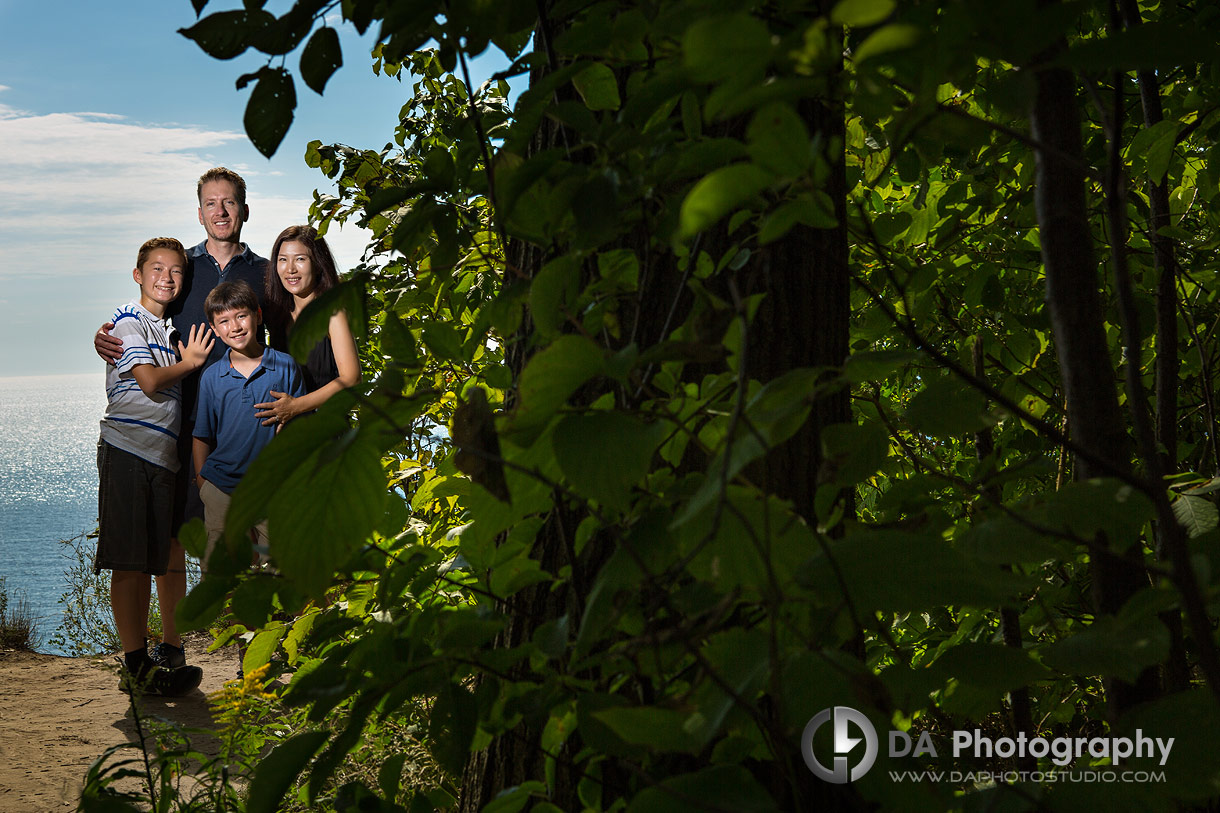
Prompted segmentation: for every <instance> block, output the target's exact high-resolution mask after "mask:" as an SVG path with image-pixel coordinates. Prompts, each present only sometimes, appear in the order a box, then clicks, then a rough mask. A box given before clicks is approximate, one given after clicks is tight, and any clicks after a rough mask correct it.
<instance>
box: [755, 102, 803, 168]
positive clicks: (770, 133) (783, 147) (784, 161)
mask: <svg viewBox="0 0 1220 813" xmlns="http://www.w3.org/2000/svg"><path fill="white" fill-rule="evenodd" d="M746 141H747V143H748V145H749V146H748V149H749V152H750V160H751V161H753V162H754V163H755V164H758V165H759V166H761V167H763V168H765V169H768V170H770V171H771V172H774V173H775V174H776V175H784V176H795V175H800V174H802V173H803V172H804V171H805V170H807V169H808V168H809V166H810V164H811V163H812V162H813V149H812V147H811V145H810V141H809V131H808V130H807V129H806V128H805V123H804V122H803V121H801V117H800V116H798V115H797V114H796V111H795V110H793V109H792V106H791V105H789V104H786V103H782V102H777V103H774V104H769V105H766V106H764V107H762V108H761V109H760V110H759V111H758V112H757V113H755V114H754V118H753V119H751V121H750V126H749V127H748V128H747V129H746Z"/></svg>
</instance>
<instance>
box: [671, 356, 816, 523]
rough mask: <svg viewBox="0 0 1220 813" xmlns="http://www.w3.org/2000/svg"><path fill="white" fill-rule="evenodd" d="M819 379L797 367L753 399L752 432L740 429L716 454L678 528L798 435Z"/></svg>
mask: <svg viewBox="0 0 1220 813" xmlns="http://www.w3.org/2000/svg"><path fill="white" fill-rule="evenodd" d="M819 376H820V373H819V372H818V371H817V370H813V369H809V368H805V367H798V368H797V369H795V370H789V371H788V372H786V373H784V374H783V375H782V376H780V377H779V378H776V379H774V380H773V381H768V382H767V384H766V386H764V387H763V388H762V389H761V390H759V391H758V393H757V394H756V395H755V396H754V397H753V398H751V399H750V402H749V403H748V404H747V405H746V410H745V415H746V418H747V419H748V420H747V421H746V423H747V424H748V426H749V428H748V429H747V428H745V427H744V426H743V427H739V429H738V432H737V435H736V437H734V438H733V439H732V442H731V443H730V444H729V446H728V447H727V448H724V449H721V450H719V451H718V452H717V454H716V456H715V457H714V458H713V459H712V463H711V465H710V466H708V469H707V476H706V477H705V478H704V480H703V484H702V485H701V486H700V487H699V490H698V491H696V492H695V493H694V494H693V495H692V496H691V498H690V500H689V501H687V504H686V505H685V506H684V507H683V509H682V511H681V512H680V513H679V514H678V516H677V518H676V519H675V520H674V527H675V528H676V527H678V526H681V525H683V524H685V523H687V522H689V521H690V520H691V519H693V518H694V517H695V516H696V515H698V514H699V513H701V512H702V511H703V510H704V509H705V508H707V507H708V506H710V505H712V504H713V502H714V501H715V500H716V499H717V498H718V497H719V496H720V495H721V492H722V491H723V490H724V487H725V486H726V485H727V484H728V483H730V482H732V480H733V478H734V477H736V476H737V475H738V474H739V473H740V472H741V470H742V469H744V468H745V467H746V466H747V465H749V464H750V463H751V462H753V461H755V460H757V459H758V458H760V457H762V456H763V455H764V454H766V453H767V451H768V450H769V449H772V448H774V447H776V446H778V445H779V444H781V443H783V442H784V441H785V440H787V439H788V438H790V437H792V436H793V435H794V434H796V432H797V430H798V429H800V427H801V425H802V424H803V423H804V422H805V420H806V418H808V417H809V409H810V401H811V400H812V398H813V395H814V393H815V391H816V389H815V388H816V383H817V380H818V378H819ZM726 454H727V455H728V464H727V465H726V464H725V456H726Z"/></svg>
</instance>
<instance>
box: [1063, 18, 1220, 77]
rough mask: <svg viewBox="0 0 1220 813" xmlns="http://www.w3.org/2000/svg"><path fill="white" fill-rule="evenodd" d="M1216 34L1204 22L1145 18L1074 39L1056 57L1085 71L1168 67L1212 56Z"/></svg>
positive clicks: (1202, 60)
mask: <svg viewBox="0 0 1220 813" xmlns="http://www.w3.org/2000/svg"><path fill="white" fill-rule="evenodd" d="M1215 56H1216V38H1215V35H1214V33H1213V32H1212V31H1210V30H1208V27H1207V26H1199V25H1182V24H1179V23H1172V22H1157V21H1154V22H1146V23H1143V24H1142V25H1135V26H1132V27H1130V28H1127V29H1124V30H1120V31H1117V32H1115V33H1111V34H1109V35H1108V36H1105V37H1093V38H1090V39H1082V40H1078V41H1077V42H1076V43H1075V44H1074V45H1073V46H1072V48H1071V50H1070V51H1069V52H1068V53H1067V55H1066V56H1064V57H1063V58H1062V59H1061V60H1060V61H1061V62H1062V63H1063V64H1065V65H1067V66H1069V67H1072V68H1075V69H1077V70H1080V71H1086V72H1089V73H1108V72H1110V71H1114V70H1119V71H1133V70H1137V69H1140V68H1143V69H1149V70H1168V69H1170V68H1176V67H1178V66H1180V65H1189V64H1192V63H1196V62H1208V61H1210V60H1212V59H1215Z"/></svg>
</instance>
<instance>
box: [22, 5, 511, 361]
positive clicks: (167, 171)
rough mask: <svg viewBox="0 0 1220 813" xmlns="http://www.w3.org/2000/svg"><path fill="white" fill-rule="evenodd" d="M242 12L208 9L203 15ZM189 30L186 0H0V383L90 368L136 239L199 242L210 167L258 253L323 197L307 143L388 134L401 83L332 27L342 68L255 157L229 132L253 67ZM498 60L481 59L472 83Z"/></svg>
mask: <svg viewBox="0 0 1220 813" xmlns="http://www.w3.org/2000/svg"><path fill="white" fill-rule="evenodd" d="M239 6H240V3H239V2H237V0H214V2H212V3H211V4H209V6H208V7H207V8H206V9H205V10H204V12H205V14H206V13H208V12H210V11H219V10H223V9H226V8H235V7H239ZM290 6H291V3H289V2H270V3H268V4H267V9H268V10H269V11H272V12H274V13H282V12H283V11H285V10H286V9H287V8H289V7H290ZM194 21H195V13H194V9H193V8H192V7H191V3H190V0H122V1H121V2H116V3H101V2H97V0H68V2H60V3H47V4H43V3H33V2H29V0H21V1H20V2H18V0H0V154H2V155H3V160H2V162H0V164H2V166H3V169H2V170H0V312H2V313H3V314H4V318H3V319H0V346H3V347H4V348H5V349H6V352H4V353H3V354H0V377H6V376H18V375H39V374H60V373H79V372H91V371H100V369H101V361H100V360H99V359H98V358H97V356H96V355H94V354H93V352H92V349H91V348H92V336H93V333H94V331H95V330H96V329H97V326H98V325H99V324H101V323H102V322H103V321H105V319H106V318H107V316H108V315H109V314H110V313H111V312H112V311H113V309H114V307H115V306H116V305H119V304H122V303H123V302H126V301H128V300H129V299H131V298H132V296H133V295H135V294H136V287H135V283H133V282H132V281H131V269H132V266H133V265H134V264H135V254H136V249H137V248H138V247H139V245H140V243H142V242H143V241H144V240H146V239H148V238H149V237H156V236H161V235H168V236H172V237H177V238H178V239H180V240H182V242H183V243H184V244H185V245H188V246H190V245H194V244H195V243H198V242H199V241H200V240H202V239H203V236H204V235H203V228H202V227H201V226H200V225H199V222H198V219H197V216H196V206H197V204H196V202H195V197H194V195H195V181H196V179H197V178H198V176H199V175H200V173H202V172H203V171H204V170H206V169H207V168H209V167H212V166H217V165H224V166H228V167H230V168H232V169H235V170H237V171H238V172H240V173H241V174H242V175H243V176H244V177H245V178H246V183H247V185H248V187H249V204H250V221H249V223H247V225H246V228H245V230H244V231H243V233H242V236H243V239H244V240H245V241H246V242H247V243H249V244H250V246H251V247H252V248H253V249H254V250H255V251H256V252H258V253H259V254H262V255H264V256H266V254H267V253H268V252H269V251H270V248H271V244H272V242H273V241H274V239H275V236H276V235H277V234H278V233H279V232H280V230H281V229H283V228H284V227H285V226H288V225H291V224H294V223H303V222H305V221H306V218H307V213H308V207H309V202H310V200H311V199H312V196H313V190H314V189H321V190H323V191H326V190H328V189H330V188H332V184H331V181H330V180H329V179H328V178H326V177H325V176H324V175H322V174H321V173H320V172H318V171H317V170H313V169H310V168H309V167H307V166H305V163H304V160H303V157H302V156H303V155H304V152H305V145H306V144H307V143H308V142H309V141H311V140H313V139H320V140H321V141H322V142H323V143H333V142H341V143H344V144H349V145H351V146H354V147H361V148H373V149H380V148H381V147H382V146H384V144H385V143H386V142H387V141H389V140H391V138H392V135H393V130H394V127H395V125H396V123H397V115H398V111H399V108H400V107H401V106H402V104H403V103H404V102H405V101H406V100H407V99H408V98H409V96H410V91H411V85H410V79H409V78H408V79H405V80H404V81H403V82H399V81H397V80H395V79H390V78H387V77H384V76H380V77H379V76H374V74H373V72H372V68H371V60H370V58H369V55H368V54H369V49H370V48H371V47H372V45H373V40H372V32H370V34H369V35H366V36H365V37H364V38H360V37H358V36H356V34H355V32H354V30H352V29H350V27H349V28H346V29H341V32H342V34H341V41H342V45H343V58H344V66H343V68H341V69H340V70H339V71H338V72H337V73H336V74H335V75H334V76H333V77H332V78H331V80H330V83H329V84H328V85H327V87H326V95H325V97H321V96H318V95H317V94H315V93H314V92H313V91H312V90H309V89H308V88H307V87H305V85H304V83H302V82H301V81H300V80H299V78H298V81H297V111H296V118H295V120H294V121H293V124H292V128H291V129H290V130H289V131H288V135H287V137H286V138H285V140H284V143H283V144H282V145H281V146H280V148H279V150H278V152H277V153H276V154H275V156H274V158H272V159H271V160H267V159H266V158H264V157H263V156H262V155H261V154H259V153H258V151H257V150H255V149H254V147H253V146H251V145H250V143H249V141H248V140H247V139H246V137H245V133H244V130H243V127H242V115H243V112H244V109H245V103H246V99H247V97H248V95H249V92H250V88H249V87H247V88H246V89H245V90H243V91H237V90H235V88H234V83H235V81H236V79H237V77H238V76H240V75H242V74H243V73H247V72H250V71H253V70H256V69H257V68H258V67H260V66H261V65H263V64H265V62H266V57H265V56H264V55H262V54H259V53H256V52H247V53H246V54H243V55H242V56H239V57H237V58H236V59H233V60H228V61H224V62H222V61H218V60H215V59H212V58H211V57H209V56H207V55H206V54H204V53H203V52H202V51H201V50H200V49H199V48H198V46H196V45H195V43H193V42H191V41H190V40H187V39H186V38H185V37H183V36H181V35H180V34H178V33H177V30H178V29H179V28H183V27H186V26H189V25H191V24H192V23H193V22H194ZM297 60H298V55H296V54H294V55H291V56H289V58H288V66H289V68H290V69H292V70H293V73H294V74H295V73H296V66H297ZM504 64H505V63H504V61H503V59H502V58H498V57H492V56H486V57H483V58H481V59H478V60H476V61H475V63H474V64H473V65H472V73H473V74H474V76H473V79H474V81H475V82H476V83H477V82H480V81H482V79H484V78H486V77H487V76H488V75H490V73H492V72H493V71H495V70H499V69H500V68H502V67H503V66H504ZM327 239H328V241H329V242H330V244H331V248H332V249H333V250H334V252H335V255H336V257H337V259H338V260H339V263H340V265H341V266H344V267H347V266H350V265H353V264H355V263H356V262H357V261H358V260H359V258H360V252H361V250H362V248H363V245H364V235H363V234H361V233H360V232H359V231H357V230H355V229H348V230H346V231H344V232H342V233H336V232H334V231H332V232H331V234H329V235H328V238H327Z"/></svg>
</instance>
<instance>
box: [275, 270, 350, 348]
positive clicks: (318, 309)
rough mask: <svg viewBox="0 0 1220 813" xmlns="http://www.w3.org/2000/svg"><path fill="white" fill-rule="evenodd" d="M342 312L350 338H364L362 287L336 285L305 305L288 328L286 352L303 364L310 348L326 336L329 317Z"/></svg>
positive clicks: (346, 284)
mask: <svg viewBox="0 0 1220 813" xmlns="http://www.w3.org/2000/svg"><path fill="white" fill-rule="evenodd" d="M339 311H343V314H344V316H346V317H347V324H348V326H349V327H350V328H351V329H352V335H353V336H355V337H356V338H357V339H362V338H364V335H365V325H366V323H367V321H368V320H367V318H366V316H365V310H364V284H363V283H362V282H360V281H359V280H354V279H353V280H346V281H344V282H340V283H339V284H338V285H336V286H335V287H334V288H331V289H330V290H329V291H324V292H322V293H321V294H319V295H318V297H317V298H316V299H314V300H313V301H312V302H310V303H309V304H308V305H306V306H305V310H303V311H301V315H300V316H299V317H297V320H296V322H295V323H294V324H293V326H292V333H291V335H289V337H288V349H289V351H290V352H291V353H292V357H293V358H294V359H296V360H297V362H299V363H301V364H304V363H305V361H306V359H308V358H309V351H311V350H313V347H314V345H316V344H317V343H318V342H320V341H322V339H324V338H326V336H327V335H328V334H329V333H330V317H331V316H333V315H334V314H335V313H338V312H339Z"/></svg>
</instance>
